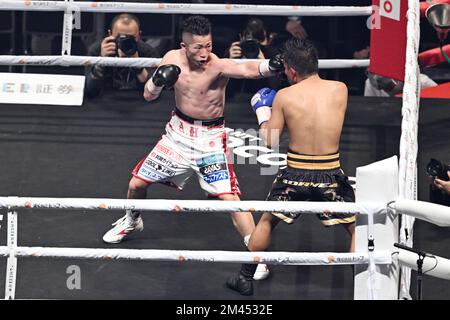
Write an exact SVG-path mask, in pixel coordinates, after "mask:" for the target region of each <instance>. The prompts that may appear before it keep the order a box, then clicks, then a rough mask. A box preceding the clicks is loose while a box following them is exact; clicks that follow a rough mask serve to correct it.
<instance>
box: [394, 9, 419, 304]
mask: <svg viewBox="0 0 450 320" xmlns="http://www.w3.org/2000/svg"><path fill="white" fill-rule="evenodd" d="M407 20H408V21H407V27H406V28H407V30H406V61H405V79H404V80H405V84H404V87H403V98H402V99H403V100H402V102H403V104H402V126H401V136H400V148H399V149H400V150H399V152H400V156H399V158H400V159H399V195H400V197H402V198H407V199H412V200H416V199H417V152H418V138H417V136H418V126H419V125H418V124H419V99H420V94H419V91H420V85H419V73H420V70H419V63H418V58H417V57H418V53H419V41H420V10H419V3H418V1H416V0H408V11H407ZM413 227H414V218H413V217H410V216H405V217H402V219H401V228H400V242H401V243H403V244H405V245H407V246H409V247H412V246H413V231H414V229H413ZM410 278H411V272H410V270H408V269H407V268H405V267H402V270H401V280H400V295H401V298H409V299H411V295H410V294H409V289H410Z"/></svg>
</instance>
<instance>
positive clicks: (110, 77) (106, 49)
mask: <svg viewBox="0 0 450 320" xmlns="http://www.w3.org/2000/svg"><path fill="white" fill-rule="evenodd" d="M140 26H141V25H140V22H139V19H138V18H137V17H136V16H134V15H132V14H126V13H125V14H120V15H117V16H115V17H114V19H113V20H112V22H111V29H110V30H108V36H107V37H105V38H104V39H103V40H102V41H101V42H97V43H94V44H93V45H91V47H90V48H89V50H88V55H89V56H101V57H129V58H139V57H146V58H150V57H156V56H157V54H156V53H155V50H154V49H153V48H152V47H151V46H150V45H149V44H147V43H145V42H143V41H142V40H141V28H140ZM153 71H154V70H153V69H152V68H130V67H103V66H100V65H94V66H88V67H86V69H85V75H86V87H85V93H86V96H87V97H88V98H93V97H96V96H99V95H100V94H101V93H102V92H103V90H104V89H105V88H113V89H116V90H139V97H141V96H142V91H143V87H144V85H145V83H146V82H147V80H148V79H149V78H150V77H151V75H152V72H153Z"/></svg>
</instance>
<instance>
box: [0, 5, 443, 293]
mask: <svg viewBox="0 0 450 320" xmlns="http://www.w3.org/2000/svg"><path fill="white" fill-rule="evenodd" d="M409 2H410V4H413V3H414V1H409ZM224 8H225V10H224ZM0 10H39V11H63V12H65V14H64V21H65V23H64V28H65V29H64V32H63V35H64V36H63V46H62V48H63V50H62V51H63V52H62V55H61V56H34V57H30V56H0V64H5V65H61V66H82V65H87V64H100V65H105V66H130V67H143V66H152V65H156V64H158V63H159V61H160V59H151V58H145V59H144V58H138V59H126V58H124V59H120V58H100V57H81V56H71V55H70V44H71V40H70V39H71V31H72V21H73V18H74V15H75V13H76V12H83V11H86V12H123V11H127V12H141V13H142V12H153V13H156V12H158V13H200V14H224V12H226V14H255V13H257V14H260V15H264V14H270V15H286V16H288V15H289V16H291V15H296V14H298V15H300V14H301V15H324V16H351V15H367V16H368V15H370V14H371V13H372V8H371V7H294V8H293V7H291V6H259V5H258V6H245V5H232V6H230V5H204V4H163V5H161V4H133V3H114V4H102V3H95V4H94V3H89V2H72V1H66V2H62V1H45V2H44V3H41V4H38V1H25V2H21V1H3V2H2V3H1V4H0ZM417 10H418V6H417V8H416V5H415V4H414V5H412V6H411V9H410V11H409V15H408V16H409V21H410V22H408V34H414V33H415V32H416V31H417V30H414V28H417V25H418V23H417ZM408 43H409V45H408V49H407V51H408V53H407V57H408V58H407V60H408V61H407V68H406V70H407V71H406V73H407V76H406V77H405V79H407V81H406V82H405V89H404V98H403V101H404V103H403V106H404V107H403V111H402V114H403V124H402V138H401V149H400V169H399V171H396V170H397V169H396V168H395V164H396V163H397V159H390V162H389V163H390V164H389V165H390V168H392V174H391V175H390V179H391V180H392V181H394V180H395V181H397V182H398V183H399V190H400V193H399V194H397V193H396V192H391V193H389V194H388V193H386V194H385V198H386V199H383V201H380V200H379V199H376V198H375V199H370V197H367V196H366V195H361V196H358V190H359V189H360V190H364V188H369V189H372V190H374V188H376V186H375V187H374V185H373V184H372V183H371V182H368V181H370V179H368V177H367V176H364V174H363V177H362V178H361V179H358V176H357V202H356V203H311V202H290V203H273V202H265V201H239V202H231V201H227V202H221V201H207V202H206V201H199V200H184V201H183V200H165V199H154V200H119V199H86V198H70V199H69V198H27V197H0V208H7V209H8V221H7V226H8V229H7V233H8V235H7V246H2V247H0V255H1V256H5V257H8V260H7V275H6V285H5V298H6V299H14V298H15V285H16V272H17V258H21V257H51V258H78V259H103V260H112V259H125V260H146V261H178V262H184V261H196V262H228V263H244V262H246V263H258V262H264V263H267V264H276V265H329V266H333V265H357V266H358V268H362V269H360V270H362V271H360V272H358V275H359V276H360V278H358V275H357V276H356V278H355V299H386V298H389V299H392V298H393V299H395V298H396V296H397V297H398V293H397V292H395V290H394V291H392V290H387V291H388V292H386V293H383V292H382V290H380V286H382V287H383V286H384V284H385V282H387V283H389V284H390V287H389V288H392V287H396V286H398V283H399V281H400V280H399V275H398V272H395V273H394V275H393V276H387V277H385V278H383V279H381V278H380V274H382V272H380V270H379V269H377V268H379V267H382V268H383V266H386V267H388V268H389V266H392V268H393V269H396V268H397V266H398V265H401V266H406V267H409V268H415V267H416V260H417V257H416V255H415V254H413V253H411V252H409V251H407V250H404V249H399V248H394V247H393V243H394V242H397V241H396V240H397V239H398V236H399V235H398V234H396V233H395V232H396V231H394V230H396V229H397V230H398V225H397V223H398V221H397V222H396V221H395V220H396V218H397V216H398V215H399V214H405V215H409V216H411V217H413V218H419V219H422V220H425V221H428V222H431V223H434V224H437V225H439V226H450V212H449V208H447V207H442V206H438V205H434V204H429V203H423V202H420V201H415V200H414V199H415V194H414V193H415V188H416V186H415V183H416V178H415V176H416V173H415V159H416V154H417V136H416V135H417V117H418V97H417V92H416V89H417V62H415V60H417V59H416V58H417V47H415V46H417V41H416V40H415V39H414V38H409V39H408ZM244 61H245V60H237V62H244ZM368 64H369V61H368V60H341V59H339V60H334V59H333V60H321V61H320V62H319V67H320V68H353V67H367V66H368ZM394 163H395V164H394ZM383 165H385V164H383ZM369 171H370V174H369V175H373V174H374V172H376V170H375V171H374V170H372V169H371V168H370V170H369ZM377 174H378V173H377ZM385 181H386V180H385ZM378 187H379V188H380V187H382V186H381V185H380V184H378ZM380 193H382V191H380ZM360 199H362V200H360ZM408 199H410V200H408ZM44 208H45V209H51V210H54V209H58V210H65V209H82V210H90V211H91V210H92V211H105V210H124V209H127V208H133V209H138V210H143V211H145V212H144V213H146V212H147V211H167V212H175V213H179V212H185V211H189V212H214V211H221V212H223V211H226V212H234V211H251V212H262V211H279V212H302V213H307V214H315V213H323V212H329V213H333V212H348V213H355V214H358V215H362V216H363V217H364V218H363V219H361V220H362V221H363V224H362V227H361V228H358V227H357V231H356V235H357V251H356V252H355V253H338V252H315V253H314V252H310V253H306V252H297V253H295V252H239V251H229V252H227V251H203V250H202V251H191V250H150V249H93V248H62V247H61V248H54V247H23V246H19V245H18V242H17V239H18V238H17V237H18V234H17V230H18V224H17V216H18V212H19V210H20V211H22V210H23V211H26V210H27V209H44ZM380 217H389V219H390V220H391V225H390V226H388V227H386V226H384V225H382V224H380ZM384 219H386V218H384ZM381 220H383V218H382V219H381ZM387 220H388V219H387ZM412 222H413V221H412ZM412 222H407V223H408V224H410V225H408V226H406V227H403V228H409V229H410V230H412ZM386 233H388V234H389V237H388V241H387V242H389V243H383V242H384V241H383V240H382V239H381V237H384V236H385V234H386ZM411 234H412V232H411ZM400 237H402V235H401V234H400ZM400 240H401V241H402V243H406V244H408V240H409V245H411V244H412V242H411V240H412V239H400ZM373 243H375V246H373V245H372V244H373ZM380 243H383V245H381V246H380V245H379V244H380ZM379 248H380V249H379ZM424 269H425V270H426V271H427V272H428V273H427V274H429V275H433V276H436V277H439V278H443V279H450V271H449V270H450V261H449V260H447V259H445V258H441V257H438V256H432V257H431V256H427V257H426V258H425V259H424ZM397 271H398V270H397ZM405 281H406V283H405ZM407 282H408V281H407V280H404V282H403V284H402V287H403V290H409V285H408V283H407Z"/></svg>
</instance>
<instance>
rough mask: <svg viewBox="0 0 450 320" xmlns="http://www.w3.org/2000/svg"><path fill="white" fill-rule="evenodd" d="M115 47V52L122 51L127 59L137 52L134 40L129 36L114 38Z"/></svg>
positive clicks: (123, 35) (122, 35) (120, 35)
mask: <svg viewBox="0 0 450 320" xmlns="http://www.w3.org/2000/svg"><path fill="white" fill-rule="evenodd" d="M116 46H117V50H119V49H120V50H122V52H123V53H124V54H125V55H126V56H127V57H131V56H132V55H134V54H135V53H136V51H137V42H136V39H135V37H134V36H132V35H129V34H119V35H118V36H117V37H116Z"/></svg>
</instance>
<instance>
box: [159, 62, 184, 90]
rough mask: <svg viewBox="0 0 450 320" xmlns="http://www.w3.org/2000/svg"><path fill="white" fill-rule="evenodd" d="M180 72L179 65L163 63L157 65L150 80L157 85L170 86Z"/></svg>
mask: <svg viewBox="0 0 450 320" xmlns="http://www.w3.org/2000/svg"><path fill="white" fill-rule="evenodd" d="M180 73H181V69H180V67H179V66H177V65H174V64H165V65H162V66H159V67H158V69H156V71H155V73H154V74H153V77H152V81H153V83H154V84H155V86H157V87H162V86H166V87H172V86H173V85H174V84H175V82H177V80H178V76H179V75H180Z"/></svg>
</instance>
